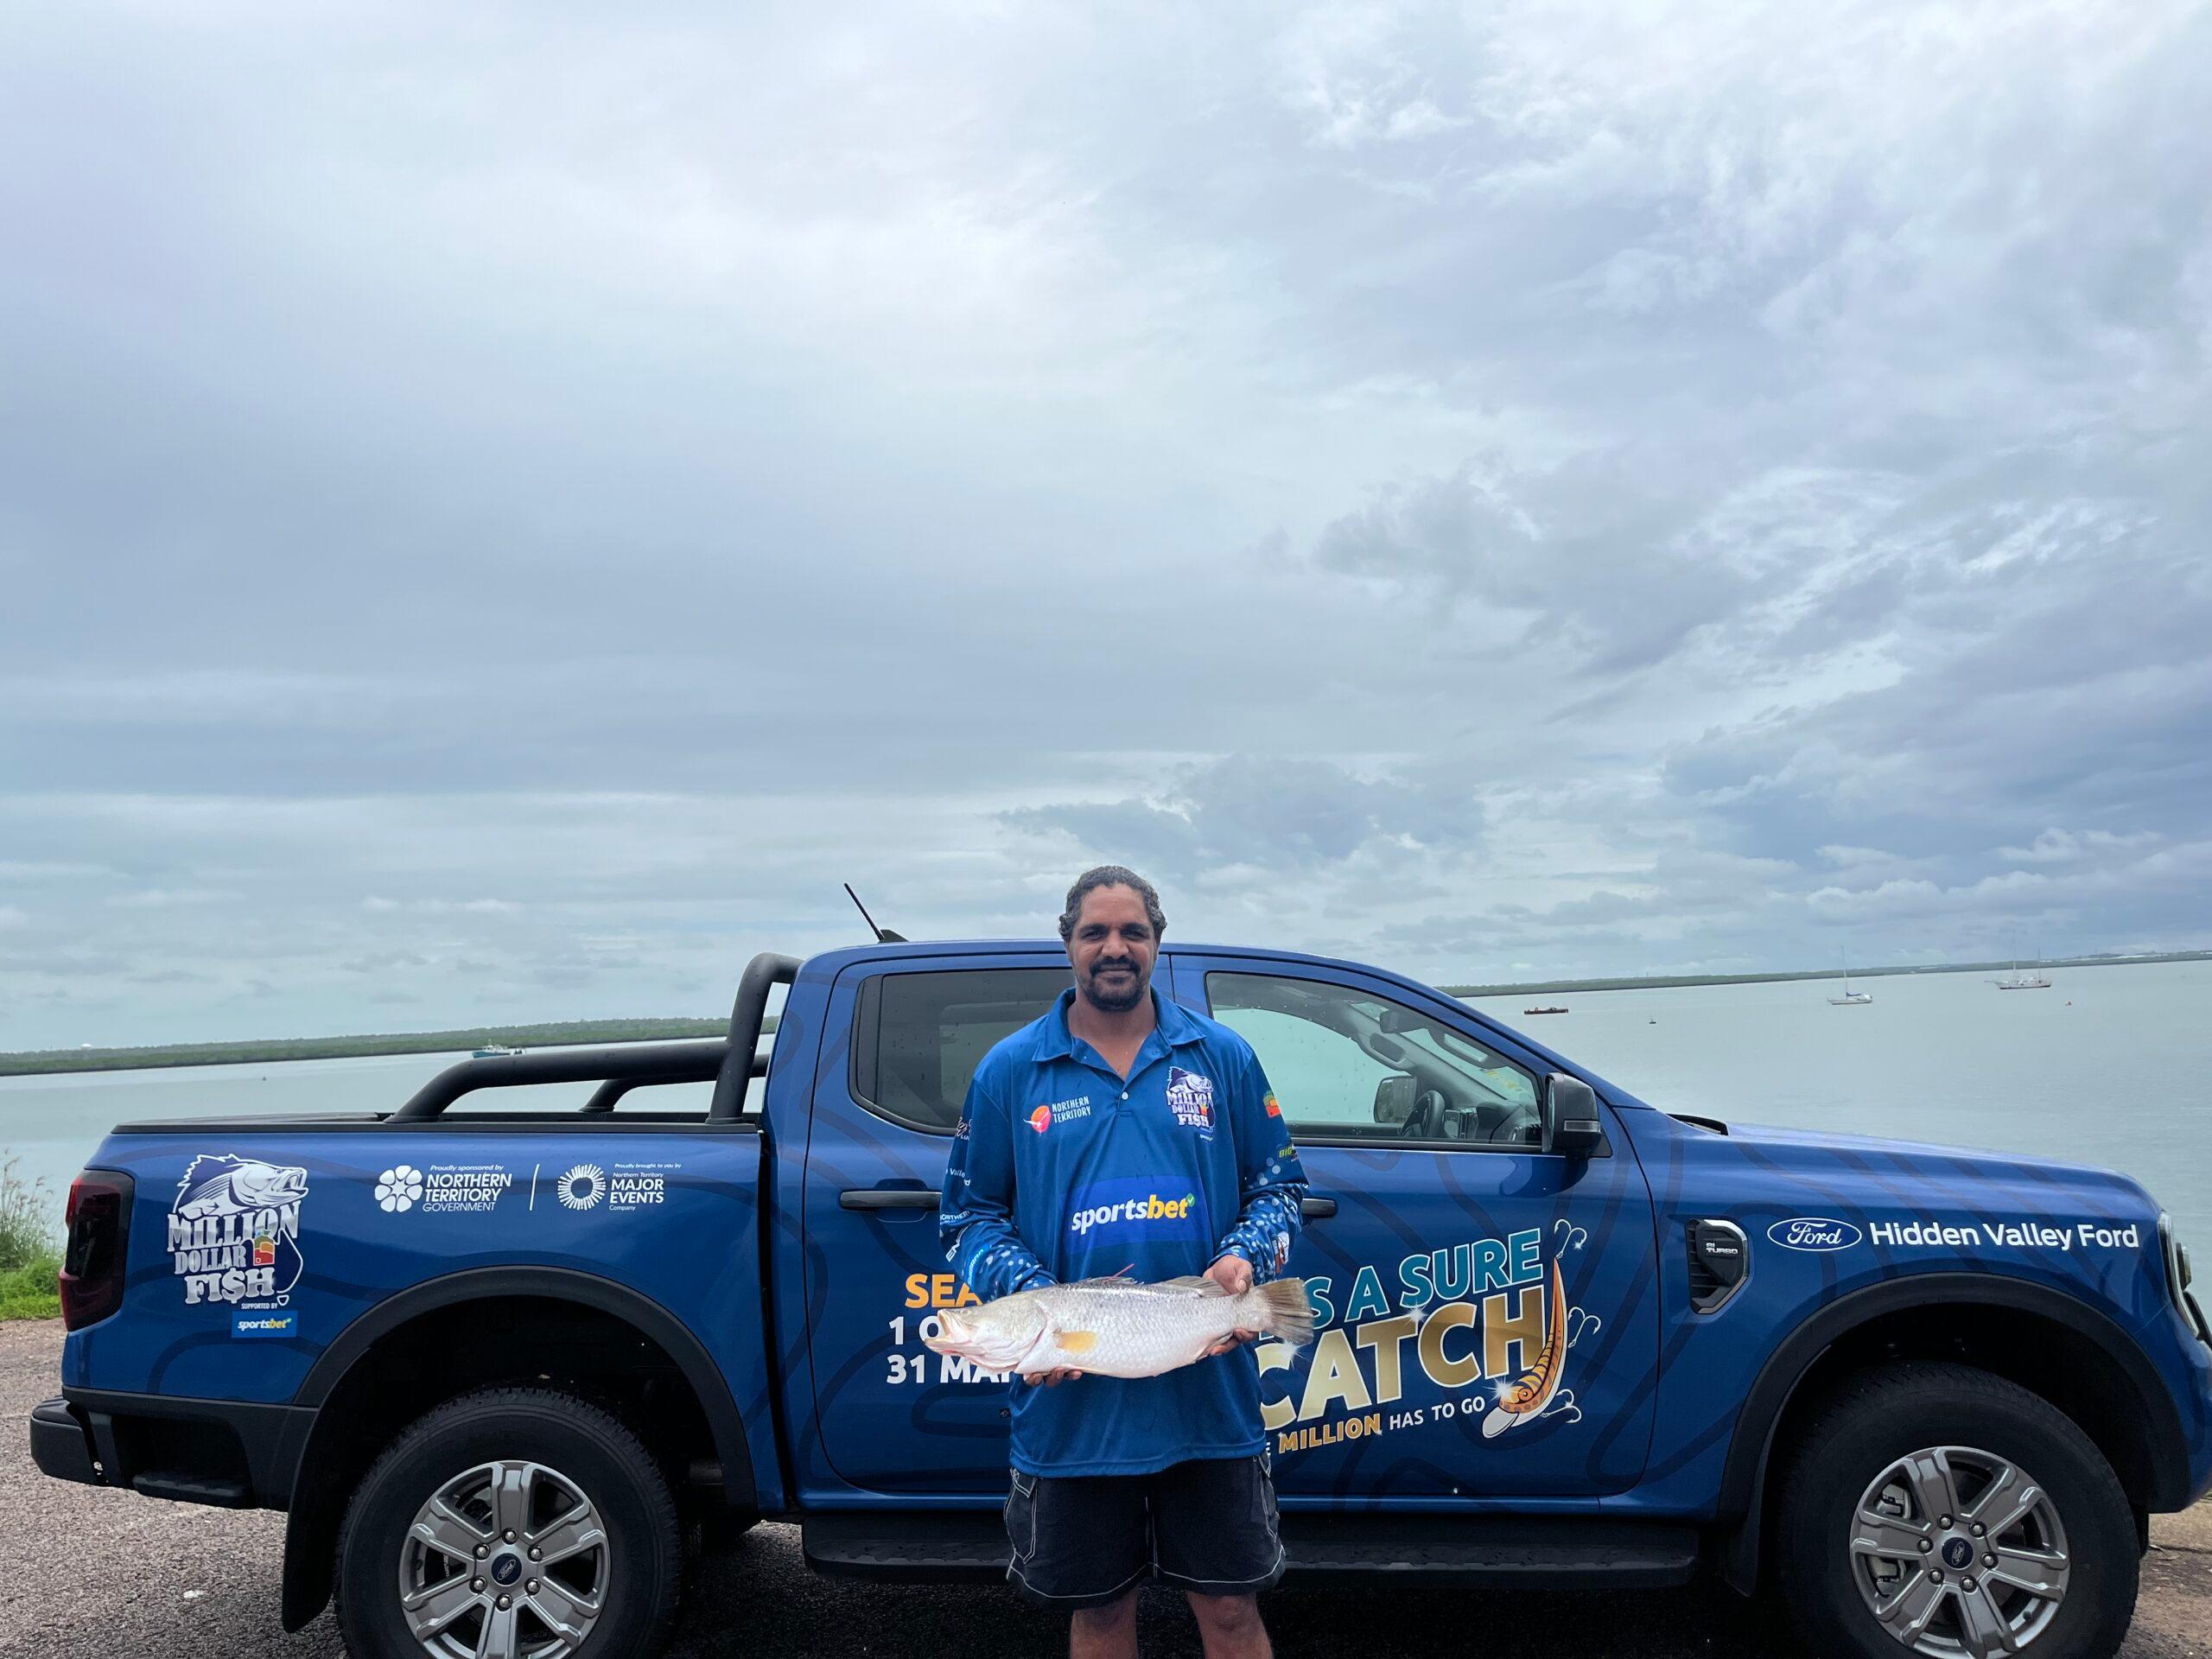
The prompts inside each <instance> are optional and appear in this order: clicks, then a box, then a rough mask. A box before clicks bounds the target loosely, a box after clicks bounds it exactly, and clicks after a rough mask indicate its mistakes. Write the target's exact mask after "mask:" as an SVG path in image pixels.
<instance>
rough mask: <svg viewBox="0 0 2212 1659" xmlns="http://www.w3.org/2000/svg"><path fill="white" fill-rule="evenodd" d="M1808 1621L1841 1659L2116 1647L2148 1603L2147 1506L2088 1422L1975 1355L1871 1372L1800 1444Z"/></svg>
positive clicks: (1781, 1543)
mask: <svg viewBox="0 0 2212 1659" xmlns="http://www.w3.org/2000/svg"><path fill="white" fill-rule="evenodd" d="M1776 1544H1777V1573H1778V1577H1779V1580H1780V1587H1781V1590H1782V1592H1783V1595H1784V1596H1785V1597H1786V1598H1787V1599H1788V1603H1789V1614H1790V1616H1791V1618H1792V1622H1793V1623H1794V1624H1796V1625H1797V1627H1798V1628H1799V1629H1800V1630H1802V1631H1803V1632H1804V1633H1805V1634H1806V1635H1807V1636H1808V1637H1810V1638H1811V1640H1812V1642H1813V1643H1814V1645H1815V1649H1816V1650H1817V1651H1819V1652H1821V1653H1822V1654H1824V1655H1827V1656H1829V1659H1851V1656H1856V1659H1900V1656H1902V1655H1904V1654H1907V1653H1919V1654H1925V1655H1930V1656H1939V1659H1952V1656H1973V1659H1981V1656H1986V1655H1990V1654H1999V1653H2002V1654H2012V1653H2019V1654H2022V1655H2025V1656H2031V1659H2109V1656H2111V1655H2112V1654H2113V1652H2114V1651H2115V1650H2116V1649H2118V1648H2119V1646H2120V1641H2121V1639H2122V1638H2123V1637H2126V1634H2127V1624H2128V1620H2129V1619H2130V1618H2133V1616H2134V1611H2135V1584H2136V1567H2137V1558H2136V1531H2135V1518H2134V1514H2133V1510H2130V1509H2129V1507H2128V1502H2127V1497H2126V1493H2124V1492H2123V1491H2121V1490H2120V1482H2119V1480H2118V1479H2117V1478H2115V1477H2114V1476H2113V1471H2112V1468H2111V1466H2110V1465H2108V1464H2107V1463H2106V1461H2105V1459H2104V1458H2103V1456H2102V1454H2101V1453H2100V1452H2098V1450H2097V1448H2096V1446H2094V1444H2093V1443H2092V1442H2091V1441H2090V1440H2089V1438H2088V1435H2086V1434H2084V1433H2082V1431H2081V1429H2080V1428H2078V1427H2075V1424H2074V1422H2073V1421H2072V1420H2070V1419H2069V1418H2068V1417H2067V1416H2066V1415H2065V1414H2063V1413H2062V1412H2060V1411H2059V1410H2057V1409H2056V1408H2055V1407H2053V1406H2051V1405H2050V1403H2049V1402H2045V1401H2044V1400H2042V1399H2040V1398H2038V1397H2037V1395H2032V1394H2031V1393H2029V1392H2028V1391H2027V1390H2026V1389H2023V1388H2019V1387H2018V1386H2016V1385H2015V1384H2013V1383H2007V1382H2005V1380H2004V1379H2003V1378H2001V1377H1997V1376H1991V1375H1990V1374H1989V1373H1988V1372H1986V1371H1978V1370H1972V1369H1971V1368H1969V1367H1967V1366H1964V1365H1949V1364H1935V1363H1908V1364H1897V1365H1891V1366H1885V1367H1883V1368H1881V1369H1879V1370H1871V1371H1866V1372H1863V1373H1861V1374H1860V1375H1859V1376H1854V1377H1853V1378H1852V1379H1850V1380H1849V1381H1848V1382H1847V1383H1844V1384H1843V1385H1842V1386H1841V1387H1840V1389H1838V1390H1837V1391H1836V1392H1835V1394H1834V1395H1832V1396H1830V1397H1829V1398H1828V1399H1827V1401H1826V1402H1824V1403H1823V1404H1822V1405H1821V1408H1820V1409H1819V1411H1818V1413H1817V1414H1816V1415H1815V1419H1814V1420H1813V1421H1812V1422H1811V1424H1810V1425H1809V1426H1808V1428H1807V1429H1806V1432H1805V1433H1804V1435H1803V1437H1802V1440H1800V1441H1799V1442H1798V1444H1797V1446H1796V1447H1795V1449H1794V1452H1793V1453H1792V1455H1791V1457H1790V1462H1789V1470H1788V1472H1787V1474H1786V1476H1785V1478H1784V1482H1783V1489H1782V1497H1781V1508H1780V1510H1779V1513H1778V1516H1777V1536H1776Z"/></svg>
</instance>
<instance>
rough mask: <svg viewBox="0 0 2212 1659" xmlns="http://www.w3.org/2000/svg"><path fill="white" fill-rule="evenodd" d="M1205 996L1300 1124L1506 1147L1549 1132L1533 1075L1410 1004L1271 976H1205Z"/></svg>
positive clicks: (1334, 1137)
mask: <svg viewBox="0 0 2212 1659" xmlns="http://www.w3.org/2000/svg"><path fill="white" fill-rule="evenodd" d="M1206 997H1207V1000H1208V1001H1210V1002H1211V1005H1212V1008H1213V1017H1214V1018H1215V1019H1217V1020H1220V1021H1221V1022H1222V1024H1224V1025H1225V1026H1228V1027H1230V1028H1231V1029H1233V1030H1235V1031H1236V1032H1237V1033H1239V1034H1240V1035H1242V1036H1243V1038H1244V1039H1245V1040H1246V1041H1247V1042H1249V1043H1250V1044H1251V1045H1252V1047H1253V1049H1254V1050H1255V1052H1257V1053H1258V1055H1259V1057H1260V1064H1261V1065H1263V1066H1265V1067H1266V1068H1267V1073H1268V1083H1269V1084H1272V1085H1274V1091H1275V1096H1276V1098H1277V1099H1278V1100H1280V1101H1281V1103H1282V1109H1283V1116H1284V1117H1285V1119H1286V1120H1287V1122H1289V1124H1290V1127H1291V1129H1292V1132H1293V1133H1294V1134H1296V1135H1301V1136H1306V1137H1309V1138H1312V1139H1316V1140H1326V1141H1344V1140H1351V1141H1426V1142H1429V1143H1432V1144H1433V1143H1437V1142H1442V1143H1444V1144H1446V1145H1451V1146H1465V1147H1470V1148H1483V1147H1489V1148H1494V1149H1497V1150H1510V1149H1514V1148H1521V1147H1533V1146H1536V1145H1538V1144H1540V1143H1541V1140H1542V1128H1541V1124H1540V1122H1539V1121H1538V1117H1537V1113H1536V1080H1535V1077H1533V1076H1531V1075H1530V1074H1529V1072H1527V1071H1523V1070H1522V1068H1521V1067H1520V1066H1518V1065H1515V1064H1514V1063H1513V1062H1512V1061H1510V1060H1509V1059H1506V1058H1504V1057H1503V1056H1502V1055H1499V1054H1494V1053H1492V1052H1491V1051H1490V1050H1489V1049H1488V1048H1486V1047H1484V1046H1483V1045H1482V1044H1480V1043H1478V1042H1477V1041H1476V1040H1475V1039H1472V1038H1471V1037H1468V1036H1466V1035H1465V1034H1464V1033H1461V1032H1459V1031H1458V1030H1456V1029H1455V1028H1453V1027H1450V1026H1447V1025H1445V1024H1444V1023H1442V1022H1441V1021H1440V1020H1433V1019H1431V1018H1430V1017H1429V1016H1428V1015H1427V1014H1422V1013H1421V1012H1419V1011H1418V1010H1416V1009H1414V1008H1409V1007H1406V1006H1405V1004H1403V1003H1402V1002H1396V1001H1392V1000H1391V999H1390V998H1389V997H1386V996H1380V995H1376V994H1375V993H1374V992H1371V991H1365V990H1360V989H1357V988H1354V987H1352V986H1349V985H1332V984H1329V983H1326V982H1323V981H1320V980H1313V979H1291V978H1286V977H1278V976H1275V975H1273V974H1235V973H1214V974H1208V975H1207V976H1206Z"/></svg>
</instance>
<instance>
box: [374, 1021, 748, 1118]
mask: <svg viewBox="0 0 2212 1659" xmlns="http://www.w3.org/2000/svg"><path fill="white" fill-rule="evenodd" d="M728 1041H729V1039H728V1038H725V1037H705V1038H701V1039H698V1040H697V1041H696V1042H685V1043H617V1044H609V1045H607V1046H605V1047H601V1048H570V1049H562V1050H557V1051H554V1052H547V1053H543V1054H501V1055H495V1056H493V1058H490V1059H485V1060H463V1061H461V1063H460V1064H459V1065H449V1066H448V1067H447V1068H446V1069H445V1070H444V1071H441V1072H439V1073H438V1075H437V1076H436V1077H432V1078H431V1079H430V1080H429V1082H428V1083H426V1084H423V1086H422V1087H421V1088H420V1089H418V1090H416V1091H415V1097H414V1098H413V1099H412V1100H410V1101H409V1102H408V1103H406V1104H405V1105H404V1106H403V1107H401V1108H400V1109H398V1110H397V1111H396V1112H394V1113H393V1114H392V1115H391V1120H390V1121H391V1122H395V1123H400V1122H420V1121H421V1120H422V1119H423V1118H426V1117H435V1116H438V1114H439V1113H441V1112H442V1111H444V1110H445V1109H446V1108H447V1107H448V1106H450V1105H452V1104H453V1103H454V1102H455V1101H456V1100H459V1099H460V1098H461V1096H463V1095H466V1094H469V1093H472V1092H474V1090H479V1089H514V1088H520V1087H523V1086H524V1085H526V1084H533V1083H595V1082H597V1081H598V1080H599V1079H601V1078H602V1077H620V1078H623V1079H625V1080H626V1081H627V1082H629V1083H631V1084H633V1085H634V1084H644V1083H703V1082H705V1081H706V1080H707V1079H708V1078H709V1077H713V1076H714V1075H715V1072H716V1071H719V1070H720V1069H721V1061H722V1050H723V1049H724V1048H726V1047H727V1046H728Z"/></svg>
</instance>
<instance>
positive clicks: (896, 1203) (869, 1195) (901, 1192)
mask: <svg viewBox="0 0 2212 1659" xmlns="http://www.w3.org/2000/svg"><path fill="white" fill-rule="evenodd" d="M837 1207H838V1208H839V1209H840V1210H934V1209H936V1208H937V1194H936V1193H934V1192H931V1191H930V1190H929V1189H928V1188H927V1187H921V1186H849V1187H847V1188H846V1189H845V1190H844V1191H843V1192H840V1193H839V1194H838V1195H837Z"/></svg>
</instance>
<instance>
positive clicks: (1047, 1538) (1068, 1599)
mask: <svg viewBox="0 0 2212 1659" xmlns="http://www.w3.org/2000/svg"><path fill="white" fill-rule="evenodd" d="M1006 1531H1007V1539H1008V1540H1009V1541H1011V1542H1012V1543H1013V1545H1014V1559H1013V1560H1011V1561H1009V1562H1008V1563H1007V1569H1006V1575H1007V1579H1008V1580H1010V1581H1011V1582H1012V1583H1013V1584H1014V1587H1015V1588H1017V1589H1019V1590H1020V1592H1022V1594H1024V1595H1025V1596H1027V1597H1028V1598H1029V1599H1031V1600H1032V1601H1034V1602H1038V1603H1039V1604H1041V1605H1045V1606H1047V1607H1068V1608H1075V1607H1098V1606H1103V1605H1105V1604H1106V1603H1108V1602H1109V1601H1113V1600H1115V1599H1117V1598H1119V1597H1120V1596H1122V1595H1123V1594H1124V1593H1126V1592H1128V1590H1129V1589H1130V1588H1132V1587H1133V1586H1135V1584H1136V1582H1137V1580H1140V1579H1142V1578H1146V1577H1147V1576H1151V1577H1157V1578H1160V1579H1164V1580H1166V1581H1167V1582H1168V1583H1169V1584H1172V1585H1174V1586H1177V1587H1178V1588H1179V1589H1183V1590H1192V1591H1195V1592H1198V1594H1199V1595H1202V1596H1249V1595H1250V1594H1252V1593H1253V1592H1255V1591H1258V1590H1265V1589H1267V1588H1268V1587H1269V1586H1272V1585H1273V1584H1274V1581H1275V1580H1277V1579H1279V1578H1281V1576H1282V1534H1281V1528H1280V1526H1279V1525H1278V1523H1277V1521H1276V1518H1275V1486H1274V1480H1273V1479H1272V1478H1270V1477H1269V1475H1268V1459H1267V1457H1266V1455H1265V1454H1264V1453H1262V1455H1260V1456H1258V1457H1252V1458H1200V1459H1193V1460H1192V1461H1191V1462H1189V1463H1179V1464H1176V1465H1173V1467H1172V1468H1167V1469H1162V1470H1161V1471H1160V1472H1159V1473H1157V1474H1152V1475H1073V1476H1053V1475H1025V1474H1023V1473H1021V1472H1020V1471H1019V1470H1016V1471H1014V1490H1013V1491H1011V1492H1009V1493H1008V1494H1007V1500H1006Z"/></svg>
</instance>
